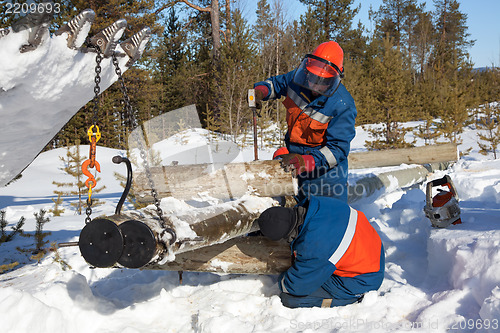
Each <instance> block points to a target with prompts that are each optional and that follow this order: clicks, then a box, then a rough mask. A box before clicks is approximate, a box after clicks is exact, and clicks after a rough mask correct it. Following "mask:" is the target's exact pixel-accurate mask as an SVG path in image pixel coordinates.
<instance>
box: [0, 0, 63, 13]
mask: <svg viewBox="0 0 500 333" xmlns="http://www.w3.org/2000/svg"><path fill="white" fill-rule="evenodd" d="M60 11H61V4H60V3H54V4H53V3H45V4H44V3H38V4H36V3H22V4H21V3H18V2H17V3H7V4H6V10H5V14H33V13H40V14H42V13H48V14H51V13H54V14H58V13H59V12H60Z"/></svg>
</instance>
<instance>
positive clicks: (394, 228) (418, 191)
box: [0, 34, 500, 333]
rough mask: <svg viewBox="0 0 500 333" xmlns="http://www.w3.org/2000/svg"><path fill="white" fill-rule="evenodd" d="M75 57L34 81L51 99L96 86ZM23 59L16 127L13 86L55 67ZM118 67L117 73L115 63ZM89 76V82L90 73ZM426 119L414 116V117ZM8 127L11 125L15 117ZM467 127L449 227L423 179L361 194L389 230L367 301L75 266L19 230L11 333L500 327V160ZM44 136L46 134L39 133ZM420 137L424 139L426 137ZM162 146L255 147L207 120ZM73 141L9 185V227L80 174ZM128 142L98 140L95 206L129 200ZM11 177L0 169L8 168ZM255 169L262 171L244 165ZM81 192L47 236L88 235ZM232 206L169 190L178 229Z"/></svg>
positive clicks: (221, 158) (8, 259)
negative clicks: (322, 302)
mask: <svg viewBox="0 0 500 333" xmlns="http://www.w3.org/2000/svg"><path fill="white" fill-rule="evenodd" d="M9 36H10V37H9ZM13 36H14V37H15V36H17V35H14V34H9V35H7V37H4V38H3V39H2V40H0V42H1V43H2V46H8V47H6V48H3V47H2V48H0V56H1V58H2V59H11V58H12V57H11V54H13V53H15V50H17V49H18V47H19V46H20V43H19V40H16V39H15V38H14V37H13ZM18 37H19V36H17V37H16V38H18ZM7 38H10V39H7ZM60 38H62V37H60ZM42 45H45V46H43V47H41V48H40V49H39V50H36V51H34V52H33V53H27V54H25V55H24V56H23V57H24V58H21V57H18V58H12V60H13V61H12V62H5V64H6V65H5V66H8V67H2V69H3V71H4V72H2V73H4V74H5V73H11V74H12V73H14V72H13V71H12V70H11V68H13V66H15V65H16V61H18V63H23V64H33V63H35V62H36V61H35V60H37V59H38V60H40V59H45V58H46V59H48V60H50V59H52V58H53V57H44V55H47V54H48V55H50V54H51V52H56V53H57V52H59V51H61V50H62V49H63V47H64V43H63V40H62V39H59V40H58V39H57V38H51V39H50V42H48V43H46V44H42ZM9 50H10V51H12V50H14V51H12V52H10V51H9ZM9 52H10V53H9ZM71 52H73V53H71ZM72 57H76V58H77V59H81V63H80V65H81V66H80V65H79V66H75V67H72V69H71V71H69V72H68V76H58V77H57V78H58V79H59V81H57V82H53V85H52V88H51V89H48V90H37V91H38V92H39V93H40V94H42V92H43V94H42V95H43V96H44V97H50V98H52V97H54V98H59V95H60V93H61V92H62V91H63V90H62V89H66V88H68V87H69V88H71V87H74V88H75V90H68V91H69V96H71V97H75V99H77V97H78V98H79V97H81V96H82V95H81V94H80V92H81V90H82V87H83V86H88V83H81V84H79V83H75V85H73V86H72V85H69V83H71V82H72V81H71V80H69V79H68V78H69V77H74V76H75V71H78V70H82V71H84V72H85V73H87V72H89V71H88V68H87V67H89V68H90V67H91V65H92V62H91V61H90V60H89V59H87V58H86V56H83V55H81V54H77V53H76V51H71V50H70V51H67V50H66V51H65V52H62V53H61V56H60V57H59V58H58V60H57V63H51V64H50V65H51V67H50V68H47V69H46V70H48V71H50V70H56V69H59V70H62V69H64V68H66V69H67V68H68V67H67V66H68V64H69V63H70V62H71V63H72V62H74V59H72ZM35 58H36V59H35ZM11 64H12V66H10V65H11ZM104 65H106V61H105V62H104ZM26 66H28V65H26ZM65 66H66V67H65ZM21 68H22V70H21V71H20V72H19V74H15V75H14V74H12V75H10V74H9V75H6V74H5V75H0V87H1V89H0V111H1V112H2V114H3V116H4V118H3V125H2V126H5V129H6V130H7V129H10V128H11V127H13V126H14V125H16V126H17V125H19V124H17V123H16V124H14V123H12V122H9V121H8V120H9V119H10V120H12V119H13V118H12V117H10V118H9V117H7V116H8V115H9V114H7V113H6V112H7V111H9V112H10V110H14V111H15V112H17V111H18V110H24V109H23V106H16V105H13V104H11V103H10V102H11V101H12V100H11V99H9V97H8V96H9V94H10V91H14V90H12V89H13V87H19V89H21V88H23V87H28V88H29V87H33V84H35V83H36V82H35V83H33V82H31V80H29V78H27V76H25V73H28V74H30V75H32V74H33V71H34V74H36V75H40V76H41V77H45V76H44V75H48V74H44V72H43V69H42V68H34V66H32V65H29V68H31V71H30V70H27V71H26V72H25V69H26V68H28V67H22V66H21ZM79 68H80V69H79ZM107 68H108V71H109V67H107ZM91 72H92V71H90V73H91ZM21 74H22V75H21ZM30 75H28V76H30ZM14 79H15V80H14ZM16 80H17V81H16ZM82 80H83V78H82ZM85 80H87V81H91V80H92V76H91V75H90V76H89V77H86V78H85ZM70 81H71V82H70ZM107 81H108V82H111V79H110V78H108V79H107ZM35 86H36V84H35ZM45 88H49V87H48V86H47V87H45ZM19 89H18V90H19ZM30 89H31V88H30ZM58 92H59V93H58ZM46 93H47V94H46ZM87 94H88V96H84V97H85V98H83V99H87V100H88V99H89V98H91V90H90V91H89V92H88V93H87ZM36 96H38V95H36V94H35V95H33V96H31V97H30V98H28V99H27V102H29V103H33V101H32V99H34V98H35V97H36ZM40 96H41V95H40ZM83 99H82V100H83ZM43 101H48V100H47V99H44V100H43ZM79 102H81V101H79ZM2 103H3V104H2ZM57 103H59V104H58V105H59V106H60V107H61V108H60V110H63V109H71V110H72V109H74V107H75V106H73V105H72V103H73V100H72V99H66V100H57ZM36 105H38V106H40V107H41V108H42V109H40V108H38V109H37V110H36V111H37V112H38V114H39V115H44V114H45V112H46V111H47V110H48V105H49V104H46V103H41V102H39V101H36ZM14 111H13V112H14ZM57 117H59V116H57V115H54V114H53V115H52V116H50V117H46V118H47V120H48V122H49V123H51V121H55V118H57ZM61 119H62V118H61ZM39 120H40V117H31V116H30V115H29V114H27V115H26V116H25V117H23V119H22V121H23V122H27V123H28V125H30V126H31V125H33V126H32V127H33V128H37V127H38V123H37V122H38V121H39ZM19 121H20V120H19ZM418 124H419V123H418V122H411V123H408V124H406V125H407V126H415V125H418ZM370 126H377V125H370ZM370 126H365V128H363V127H358V128H357V131H356V132H357V135H356V137H355V139H354V140H353V143H352V151H354V152H355V151H363V150H364V149H365V148H364V143H365V141H366V140H368V139H369V135H368V132H367V128H368V127H370ZM28 127H29V126H28ZM1 129H2V132H5V131H4V130H3V129H4V127H1ZM82 130H83V129H82ZM268 131H269V130H268ZM278 131H279V130H278V129H277V128H276V127H275V128H274V129H272V130H271V132H272V133H271V134H272V135H274V137H278V136H279V133H278ZM8 137H9V138H11V137H15V138H16V140H18V141H17V143H16V144H12V143H10V141H2V142H4V143H7V144H10V145H11V147H13V148H15V150H14V152H15V153H16V154H17V155H23V154H24V153H23V152H21V151H20V150H19V149H20V145H19V144H18V143H19V142H21V141H20V139H19V137H18V136H15V135H14V136H10V135H9V136H8ZM49 139H50V138H49ZM409 139H411V140H408V141H412V139H413V138H411V137H410V138H409ZM462 139H463V141H464V142H463V144H461V145H460V149H461V151H466V150H467V149H468V148H469V147H472V151H471V153H470V154H469V155H467V156H464V157H462V158H461V159H460V160H459V162H458V163H456V164H455V165H454V166H452V167H451V168H450V169H449V170H447V171H439V172H435V173H434V174H433V175H431V179H436V178H441V177H442V176H444V175H445V174H449V175H450V176H451V178H452V179H453V181H454V183H455V186H456V187H457V191H458V194H459V197H460V207H461V210H462V215H461V218H462V222H463V223H462V224H459V225H452V226H450V227H449V228H447V229H434V228H432V227H431V225H430V221H429V220H428V219H426V217H425V215H424V212H423V206H424V203H425V183H420V184H418V185H414V186H411V187H409V188H405V189H400V188H398V186H389V187H387V188H385V189H384V190H381V191H378V192H377V193H375V194H373V195H371V196H369V197H366V198H362V199H360V200H358V201H356V202H355V203H354V204H353V207H354V208H356V209H358V210H361V211H363V212H364V213H365V215H366V216H367V217H368V218H369V219H370V222H371V223H372V225H373V226H374V227H375V229H376V230H377V231H378V233H379V234H380V236H381V238H382V241H383V244H384V249H385V252H386V267H385V268H386V273H385V280H384V282H383V284H382V286H381V288H380V289H379V290H378V291H373V292H370V293H368V294H367V295H365V297H364V299H363V301H362V302H361V303H358V304H352V305H348V306H345V307H338V308H332V309H321V308H311V309H288V308H285V307H283V306H282V305H281V302H280V299H279V297H278V296H277V294H278V293H279V289H278V287H277V285H276V280H277V276H273V275H261V276H257V275H236V274H216V273H192V272H184V274H183V279H182V284H181V283H180V281H179V275H178V273H177V272H167V271H151V270H133V269H112V268H110V269H91V268H89V266H88V265H87V263H86V262H85V261H84V259H83V258H82V257H81V255H80V253H79V250H78V247H64V248H60V249H59V254H60V256H61V258H62V260H64V262H65V263H67V265H69V266H64V265H63V264H61V263H60V262H56V261H55V254H54V253H49V254H47V255H46V256H45V257H43V258H42V259H40V261H39V262H37V261H36V260H35V259H31V258H30V256H31V251H29V250H30V249H33V248H34V240H33V238H24V237H20V236H16V237H15V238H14V239H13V240H12V241H10V242H6V243H3V244H1V245H0V265H6V264H10V263H12V262H15V261H17V262H18V265H17V266H16V267H14V268H13V269H12V270H10V271H7V272H5V273H3V274H0V323H1V326H2V331H4V332H29V333H35V332H72V333H73V332H85V333H88V332H99V333H103V332H296V331H304V332H313V331H314V332H332V331H336V332H400V331H417V332H445V331H448V330H451V331H457V332H474V331H476V330H477V331H483V330H487V331H490V332H495V331H498V330H499V325H500V323H499V322H498V321H499V320H500V253H499V251H498V247H499V245H500V231H499V229H500V228H499V223H500V209H499V208H498V206H499V202H500V194H499V191H500V161H496V160H492V156H486V157H485V156H482V155H480V154H478V146H477V143H476V140H477V130H475V129H474V128H473V127H468V128H467V129H466V131H465V132H464V133H463V134H462ZM35 141H37V140H24V141H22V142H23V145H22V146H23V147H25V148H28V149H31V150H30V151H35V153H34V154H36V152H37V150H36V149H38V148H36V147H37V146H36V145H34V144H33V145H31V144H30V142H31V143H33V142H35ZM38 141H43V143H45V142H46V140H41V139H40V140H38ZM274 141H275V140H274ZM261 142H262V141H261ZM38 143H40V142H38ZM416 143H417V145H423V142H421V141H419V140H417V141H416ZM154 148H155V149H156V150H157V151H159V152H160V153H161V154H160V157H161V161H162V163H164V164H167V165H168V164H171V163H172V162H178V163H179V164H190V163H227V162H230V161H235V162H241V161H250V160H252V159H253V147H246V148H244V149H240V148H239V147H238V145H236V144H235V143H233V142H230V141H226V140H223V138H221V137H220V136H217V135H214V134H212V133H208V132H207V131H205V130H201V129H187V130H185V131H181V132H180V133H178V134H176V135H173V136H172V137H170V138H169V139H167V140H163V141H160V142H158V143H157V144H156V145H155V147H154ZM275 148H277V147H273V146H272V145H269V144H268V143H267V142H266V146H265V147H263V148H261V149H260V151H259V157H260V158H261V159H270V158H271V156H272V153H273V151H274V149H275ZM81 151H82V152H83V153H86V152H87V151H88V146H82V147H81ZM65 152H66V151H65V150H64V149H56V150H52V151H48V152H45V153H42V154H40V155H39V156H38V157H37V158H36V159H35V160H34V162H33V163H32V164H31V165H30V166H29V167H28V168H27V169H26V170H25V171H24V172H23V177H22V178H21V179H19V180H17V181H15V182H13V183H12V184H10V185H9V186H7V187H2V188H0V209H1V210H4V211H5V212H6V219H7V221H9V226H8V228H7V230H8V231H10V227H12V226H14V225H15V223H16V222H17V221H18V220H19V219H20V218H21V217H22V216H24V217H25V218H26V224H25V226H24V230H25V232H27V233H29V234H33V233H34V231H35V218H34V216H33V213H35V212H38V211H39V210H40V209H46V210H48V209H50V208H53V206H54V205H53V202H52V200H51V199H52V198H55V195H54V193H53V191H54V190H55V189H56V186H55V185H54V184H52V182H53V181H57V182H64V181H71V179H70V178H69V176H67V175H65V174H64V172H63V171H61V170H60V168H62V167H63V165H62V162H61V161H60V160H59V156H64V155H65ZM9 154H13V153H12V152H11V151H9V152H8V154H7V151H0V156H2V162H1V163H7V162H9V161H10V160H9V156H11V155H9ZM117 154H119V155H124V154H125V152H124V151H117V150H114V149H109V148H102V147H98V150H97V159H98V161H99V163H100V164H101V170H102V172H101V173H100V174H99V177H101V181H100V182H99V184H98V186H101V185H106V189H105V190H103V191H102V192H100V193H98V194H96V197H97V198H99V199H101V200H102V201H104V202H105V204H104V205H102V206H98V207H96V208H94V209H93V216H99V215H111V214H113V213H114V209H115V206H116V204H117V203H118V200H119V197H120V195H121V191H122V188H121V187H120V185H119V181H118V180H116V179H115V177H114V175H113V174H114V172H115V171H117V172H120V173H122V174H124V173H125V170H124V166H122V165H115V164H113V163H112V162H111V158H112V156H114V155H117ZM32 156H34V155H30V154H27V156H26V158H28V159H29V158H31V157H32ZM1 163H0V164H1ZM16 166H17V167H19V165H16ZM410 167H412V166H409V165H401V166H398V167H388V168H373V169H364V170H351V173H350V175H349V181H350V182H355V181H356V180H358V179H361V178H362V177H365V176H366V175H372V174H377V173H381V172H386V171H395V170H404V169H407V168H410ZM9 170H10V169H9ZM9 172H10V171H9ZM4 176H5V175H2V174H1V172H0V178H2V177H4ZM250 176H255V175H249V174H247V175H242V177H250ZM258 176H260V177H264V176H266V175H265V174H262V175H261V174H259V175H258ZM392 184H394V183H392ZM75 200H76V198H64V202H63V205H62V207H63V208H65V212H64V213H63V214H62V216H60V217H55V216H50V222H48V223H47V224H46V225H45V227H44V231H48V232H51V235H49V236H47V238H48V240H49V241H50V242H57V243H60V242H72V241H77V240H78V236H79V233H80V230H81V229H82V228H83V226H84V215H75V213H74V210H73V208H72V207H70V203H71V202H75ZM240 200H241V201H239V202H240V203H241V202H243V203H244V205H245V207H246V209H248V210H251V211H255V212H260V211H262V210H263V209H265V208H266V207H269V206H270V205H272V204H273V200H272V199H270V198H256V197H254V196H252V195H248V196H245V197H244V198H241V199H240ZM233 205H235V202H221V201H220V200H218V199H214V198H210V197H207V196H206V194H205V195H203V193H198V194H197V196H195V198H194V199H193V200H191V201H189V202H184V201H180V200H177V199H174V198H166V199H163V200H162V202H161V207H162V209H163V211H164V212H165V213H166V214H168V215H169V216H171V217H172V218H174V217H176V218H177V221H176V223H175V227H176V228H177V229H178V230H177V231H178V232H179V233H181V234H182V233H183V234H184V235H185V236H186V237H190V236H195V235H193V234H190V232H189V230H190V229H189V228H186V226H185V223H186V219H189V218H193V219H194V218H196V217H197V216H198V215H200V214H206V213H212V214H215V213H216V212H219V211H221V210H224V209H231V207H234V206H233ZM212 206H215V207H212ZM127 210H132V207H131V206H130V205H129V204H126V205H125V207H124V209H123V211H127ZM180 217H182V219H181V218H180ZM214 265H216V266H217V267H219V268H222V269H228V268H229V267H230V263H228V262H223V261H216V262H214Z"/></svg>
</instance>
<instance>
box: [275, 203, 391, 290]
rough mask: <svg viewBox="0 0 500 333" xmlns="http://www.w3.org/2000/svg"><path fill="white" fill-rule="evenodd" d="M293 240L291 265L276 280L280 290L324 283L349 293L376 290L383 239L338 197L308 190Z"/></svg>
mask: <svg viewBox="0 0 500 333" xmlns="http://www.w3.org/2000/svg"><path fill="white" fill-rule="evenodd" d="M299 205H304V206H305V205H307V213H306V216H305V219H304V223H303V224H302V226H300V227H299V232H298V235H297V237H296V238H295V239H294V241H293V242H292V243H291V245H290V246H291V250H292V252H293V253H294V254H295V261H294V263H293V265H292V266H291V267H290V268H289V269H288V270H287V271H286V272H285V273H283V274H282V275H280V278H279V280H278V284H279V287H280V289H281V291H282V292H286V293H289V294H292V295H295V296H306V295H310V294H311V293H313V292H314V291H316V290H317V289H318V288H320V287H322V288H323V289H325V290H326V291H328V292H329V293H330V294H332V295H333V296H334V297H336V298H340V299H349V298H352V297H359V296H360V295H362V294H364V293H366V292H368V291H370V290H377V289H378V288H379V287H380V285H381V283H382V280H383V278H384V265H385V257H384V250H383V246H382V241H381V239H380V237H379V235H378V234H377V232H376V231H375V229H374V228H373V227H372V226H371V224H370V222H369V221H368V219H367V218H366V216H365V215H364V214H363V213H362V212H360V211H357V210H355V209H353V208H351V207H350V206H349V205H347V204H346V203H344V202H341V201H340V200H337V199H334V198H327V197H314V196H311V197H310V199H309V200H304V202H301V203H300V204H299Z"/></svg>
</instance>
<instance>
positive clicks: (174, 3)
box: [155, 0, 212, 15]
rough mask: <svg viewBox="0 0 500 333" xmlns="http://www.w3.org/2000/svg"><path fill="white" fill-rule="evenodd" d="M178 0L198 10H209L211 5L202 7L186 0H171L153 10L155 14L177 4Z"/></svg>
mask: <svg viewBox="0 0 500 333" xmlns="http://www.w3.org/2000/svg"><path fill="white" fill-rule="evenodd" d="M179 2H184V3H185V4H186V5H188V7H191V8H193V9H196V10H198V11H200V12H211V11H212V7H210V6H208V7H205V8H203V7H200V6H197V5H195V4H192V3H190V2H189V1H188V0H173V1H170V2H167V3H166V4H164V5H163V6H161V7H160V8H158V9H157V10H156V11H155V15H158V14H159V13H160V12H162V11H163V10H165V9H167V8H169V7H172V6H174V5H176V4H178V3H179Z"/></svg>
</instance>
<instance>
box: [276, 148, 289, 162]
mask: <svg viewBox="0 0 500 333" xmlns="http://www.w3.org/2000/svg"><path fill="white" fill-rule="evenodd" d="M289 153H290V152H289V151H288V149H287V148H286V147H281V148H278V149H277V150H276V151H275V152H274V154H273V160H276V159H278V158H280V157H281V155H285V154H289Z"/></svg>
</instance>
